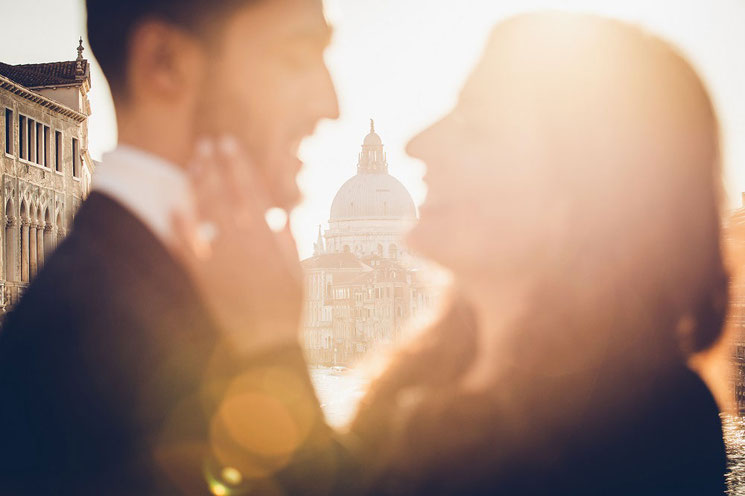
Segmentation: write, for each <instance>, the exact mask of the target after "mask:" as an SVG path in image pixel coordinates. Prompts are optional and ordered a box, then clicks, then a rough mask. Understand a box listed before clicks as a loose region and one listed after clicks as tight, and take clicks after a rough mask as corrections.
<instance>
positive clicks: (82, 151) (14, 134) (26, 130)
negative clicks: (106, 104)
mask: <svg viewBox="0 0 745 496" xmlns="http://www.w3.org/2000/svg"><path fill="white" fill-rule="evenodd" d="M77 52H78V53H77V58H76V59H75V60H72V61H67V62H49V63H41V64H20V65H10V64H5V63H0V118H2V120H3V123H2V126H1V127H0V133H2V134H1V135H0V146H2V149H3V151H2V153H0V157H1V158H0V170H1V172H2V188H0V195H2V198H1V201H0V209H2V210H0V212H2V215H1V217H0V219H2V221H3V228H2V229H0V313H4V312H6V311H7V309H8V308H9V307H10V305H12V304H13V303H14V302H15V301H16V300H17V299H18V297H19V296H20V294H21V292H22V291H23V289H24V288H25V287H26V286H27V285H28V283H29V281H30V280H31V278H33V277H34V275H35V274H36V273H37V272H38V271H39V269H40V268H41V266H42V265H43V264H44V259H45V257H47V256H48V255H49V254H50V253H51V252H52V250H54V248H55V246H56V245H57V244H58V243H59V241H60V240H61V239H62V238H63V237H64V236H65V234H66V233H67V229H68V228H69V226H70V222H71V220H72V216H73V214H74V212H75V211H76V210H77V208H78V207H79V205H80V204H81V203H82V201H83V199H84V198H85V197H86V195H87V194H88V191H89V188H90V181H91V175H92V173H93V168H94V163H93V160H92V159H91V157H90V155H89V154H88V116H89V115H90V113H91V109H90V103H89V101H88V91H89V90H90V86H91V79H90V64H89V63H88V61H87V60H86V59H85V58H83V41H82V39H81V40H80V42H79V46H78V48H77Z"/></svg>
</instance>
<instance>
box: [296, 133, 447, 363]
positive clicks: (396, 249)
mask: <svg viewBox="0 0 745 496" xmlns="http://www.w3.org/2000/svg"><path fill="white" fill-rule="evenodd" d="M416 221H417V214H416V207H415V206H414V201H413V200H412V199H411V195H410V194H409V192H408V191H407V190H406V187H404V185H403V184H401V182H400V181H398V179H396V178H395V177H393V176H392V175H390V174H389V173H388V162H387V158H386V155H385V153H384V151H383V142H382V140H381V138H380V136H378V134H377V133H376V132H375V125H374V123H373V122H372V121H371V122H370V132H369V134H368V135H367V136H366V137H365V139H364V141H363V144H362V151H361V152H360V154H359V157H358V162H357V173H356V174H355V175H354V176H353V177H352V178H350V179H349V180H348V181H346V182H345V183H344V184H343V185H342V186H341V188H340V189H339V191H338V192H337V193H336V196H335V197H334V200H333V202H332V204H331V212H330V217H329V228H328V229H327V230H326V231H325V232H322V230H321V228H320V226H319V230H318V239H317V241H316V242H315V245H314V254H313V256H312V257H310V258H308V259H306V260H303V262H302V265H303V270H304V273H305V283H306V300H305V324H304V328H303V331H304V332H303V334H304V341H305V347H306V351H307V354H308V359H309V361H310V362H311V363H315V364H327V365H329V364H332V365H338V364H350V363H352V362H354V361H355V360H356V359H358V358H360V357H362V356H363V355H364V354H366V353H367V352H368V351H370V350H371V349H373V348H375V347H377V346H380V345H386V344H390V343H392V342H394V341H395V340H396V339H397V338H398V337H399V336H400V335H401V333H402V331H403V329H404V327H405V326H406V323H407V322H409V321H410V320H411V319H412V318H414V317H416V316H417V315H418V314H419V313H421V312H423V311H425V310H429V309H430V308H431V305H432V299H433V297H432V294H431V290H430V288H429V286H428V285H427V284H426V283H425V282H424V281H423V280H422V278H421V277H420V271H421V264H420V263H419V262H418V261H417V259H416V258H415V257H413V256H411V255H410V253H409V251H408V250H407V249H406V246H405V244H404V242H403V237H404V235H405V234H406V232H407V231H408V230H409V229H411V228H412V227H413V226H414V224H415V223H416Z"/></svg>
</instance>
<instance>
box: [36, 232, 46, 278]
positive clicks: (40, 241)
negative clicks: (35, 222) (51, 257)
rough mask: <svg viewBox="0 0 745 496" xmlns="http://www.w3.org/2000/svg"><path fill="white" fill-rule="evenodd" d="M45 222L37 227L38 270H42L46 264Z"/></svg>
mask: <svg viewBox="0 0 745 496" xmlns="http://www.w3.org/2000/svg"><path fill="white" fill-rule="evenodd" d="M44 229H45V225H44V222H42V223H40V224H39V226H38V227H37V228H36V266H37V270H41V268H42V267H43V266H44Z"/></svg>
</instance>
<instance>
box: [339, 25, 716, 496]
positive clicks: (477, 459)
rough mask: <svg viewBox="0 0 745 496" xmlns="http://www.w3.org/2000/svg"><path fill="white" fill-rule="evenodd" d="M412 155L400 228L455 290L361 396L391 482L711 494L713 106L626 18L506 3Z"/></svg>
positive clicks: (364, 420) (691, 74)
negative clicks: (444, 271) (413, 223)
mask: <svg viewBox="0 0 745 496" xmlns="http://www.w3.org/2000/svg"><path fill="white" fill-rule="evenodd" d="M408 152H409V153H410V154H411V155H412V156H414V157H418V158H420V159H422V160H423V161H424V162H425V163H426V165H427V175H426V178H425V179H426V182H427V185H428V188H429V190H428V191H429V192H428V197H427V201H426V203H425V204H424V206H423V207H422V209H421V221H420V223H419V225H418V227H417V228H415V230H414V232H412V233H411V236H410V240H409V241H410V243H411V244H412V245H413V248H415V249H417V250H418V251H419V252H420V253H422V254H423V255H425V256H427V257H430V258H432V259H434V260H435V261H437V262H439V263H440V264H442V265H443V266H445V267H447V268H449V269H450V270H452V272H453V273H454V275H455V278H456V281H457V283H458V287H459V289H460V290H461V292H462V295H463V300H465V301H467V302H468V305H467V306H466V305H462V304H457V303H456V304H454V305H453V308H452V310H451V312H450V314H449V316H448V317H447V318H446V319H445V320H443V322H441V323H440V324H439V325H438V326H435V328H434V329H432V330H431V331H430V332H428V333H425V334H424V335H422V336H421V337H420V338H419V341H418V342H417V343H415V344H414V345H411V346H410V347H408V348H407V349H405V350H402V351H401V353H400V356H399V357H398V358H397V360H396V361H395V362H394V363H393V364H392V365H391V366H390V368H389V369H388V370H387V371H386V372H385V373H384V374H383V376H382V377H381V378H380V379H379V380H378V382H377V383H375V384H373V387H372V389H371V391H370V393H369V395H368V397H367V398H366V399H365V400H364V402H363V404H362V405H361V407H360V411H359V415H358V417H357V419H356V421H355V423H354V426H353V431H354V432H357V433H360V436H361V437H362V438H363V439H367V440H368V441H369V443H370V446H371V448H369V452H371V453H375V455H374V456H373V457H372V459H371V463H375V462H376V461H377V463H378V464H379V465H380V466H381V472H380V474H385V476H382V477H378V479H377V480H378V481H379V482H380V483H381V484H382V486H383V487H386V484H389V483H391V482H394V484H395V485H400V487H406V488H407V489H406V490H405V491H403V492H411V493H421V494H465V493H473V492H485V493H492V494H494V493H499V494H624V495H632V494H634V495H638V494H676V495H680V494H698V495H702V494H722V492H723V490H724V472H725V454H724V445H723V441H722V433H721V427H720V421H719V417H718V409H717V405H716V404H715V402H714V400H713V399H712V396H711V394H710V393H709V391H708V389H707V387H706V386H705V385H704V383H703V382H702V381H701V380H700V379H699V378H698V377H697V376H696V374H694V373H693V372H692V371H691V370H689V368H688V367H687V361H688V359H689V357H690V356H691V354H693V353H695V352H698V351H701V350H704V349H706V348H708V347H709V346H711V345H712V344H713V343H714V342H715V340H716V339H717V337H718V336H719V333H720V329H721V326H722V321H723V315H724V312H725V306H726V300H727V289H726V288H727V275H726V273H725V270H724V268H723V264H722V259H721V254H720V232H719V226H720V212H719V206H720V200H721V198H720V196H721V187H720V181H721V179H720V170H719V138H718V128H717V118H716V116H715V113H714V110H713V108H712V104H711V101H710V99H709V97H708V95H707V92H706V89H705V88H704V86H703V84H702V82H701V80H700V79H699V77H698V76H697V75H696V72H695V71H694V70H693V69H692V68H691V66H690V65H689V64H688V63H687V62H686V61H685V60H684V59H683V58H682V57H681V56H680V55H679V54H678V53H677V52H676V51H675V50H673V49H672V48H671V47H670V46H669V45H667V44H666V43H664V42H663V41H661V40H659V39H657V38H655V37H654V36H651V35H649V34H647V33H645V32H643V31H641V30H640V29H637V28H635V27H632V26H630V25H628V24H624V23H621V22H617V21H613V20H607V19H602V18H598V17H593V16H589V15H577V14H560V13H548V14H530V15H523V16H520V17H516V18H513V19H511V20H508V21H506V22H503V23H502V24H500V25H499V26H498V27H497V28H496V29H495V30H494V32H493V34H492V36H491V39H490V40H489V42H488V45H487V47H486V51H485V53H484V54H483V57H482V58H481V61H480V62H479V64H478V66H477V67H476V68H475V70H474V72H473V73H472V75H471V76H470V78H469V79H468V81H467V83H466V85H465V87H464V89H463V91H462V94H461V96H460V100H459V102H458V103H457V105H456V107H455V108H454V109H453V111H452V112H451V113H450V114H448V115H447V116H445V117H444V118H443V119H442V120H441V121H439V122H437V123H436V124H434V125H433V126H432V127H430V128H429V129H427V130H425V131H424V132H422V133H421V134H420V135H418V136H417V137H415V138H414V139H413V140H412V141H411V143H410V144H409V145H408ZM443 237H445V238H447V242H446V243H443V242H442V239H443ZM371 433H374V434H372V435H371ZM383 433H386V434H387V435H386V436H383V435H382V434H383ZM391 439H393V440H394V442H393V444H391V441H390V440H391ZM383 445H385V451H386V452H387V453H388V455H386V456H384V457H382V458H381V457H380V455H379V454H378V453H379V449H383ZM381 460H382V461H381Z"/></svg>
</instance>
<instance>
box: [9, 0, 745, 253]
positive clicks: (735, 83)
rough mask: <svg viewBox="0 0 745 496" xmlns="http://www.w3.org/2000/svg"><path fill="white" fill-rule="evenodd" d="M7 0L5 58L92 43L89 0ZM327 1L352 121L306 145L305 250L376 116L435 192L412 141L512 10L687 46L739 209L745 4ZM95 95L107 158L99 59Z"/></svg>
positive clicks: (96, 127)
mask: <svg viewBox="0 0 745 496" xmlns="http://www.w3.org/2000/svg"><path fill="white" fill-rule="evenodd" d="M4 3H5V4H6V5H3V7H2V11H3V12H2V17H3V21H4V22H3V30H2V32H1V33H2V34H0V42H1V43H0V46H2V47H3V49H2V51H0V61H3V62H6V63H25V62H45V61H55V60H73V59H74V58H75V56H76V52H75V48H76V46H77V39H78V36H80V35H82V36H83V38H84V39H85V29H84V12H83V2H82V0H25V1H23V2H9V1H6V2H4ZM326 6H327V12H328V16H329V19H330V20H331V22H332V23H333V24H334V26H335V35H334V40H333V43H332V45H331V47H330V49H329V51H328V54H327V60H328V64H329V67H330V70H331V74H332V76H333V78H334V82H335V84H336V87H337V91H338V94H339V101H340V107H341V118H340V119H339V120H338V121H336V122H324V123H322V124H321V125H320V126H319V128H318V132H317V134H316V135H315V136H314V137H313V138H311V139H308V140H307V141H306V142H305V143H304V144H303V146H302V148H301V158H302V159H303V160H304V161H305V164H306V165H305V168H304V170H303V172H302V173H301V175H300V177H299V183H300V186H301V187H302V189H303V191H304V194H305V200H304V202H303V203H302V204H301V205H300V206H299V208H298V209H297V210H296V211H295V212H294V214H293V217H292V227H293V231H294V232H295V235H296V237H297V239H298V248H299V250H300V253H301V255H302V256H308V255H309V254H310V253H311V252H312V243H313V240H314V239H315V236H316V232H317V226H318V224H319V223H325V222H326V221H327V220H328V214H329V208H330V206H331V201H332V200H333V197H334V194H335V193H336V191H337V189H338V188H339V186H340V185H341V184H342V183H343V182H344V181H345V180H346V179H347V178H349V177H350V176H351V175H353V174H354V173H355V165H356V158H357V153H358V152H359V147H360V144H361V142H362V138H363V137H364V135H365V134H366V133H367V130H368V126H369V124H368V119H369V118H370V117H373V118H374V119H375V122H376V126H375V127H376V130H377V131H378V134H380V136H381V137H382V138H383V142H384V144H385V146H386V151H387V153H388V162H389V170H390V172H391V174H393V175H394V176H396V177H398V178H399V179H400V180H401V181H402V182H403V183H404V184H405V185H406V187H407V188H408V189H409V191H410V192H411V194H412V196H413V198H414V201H415V202H416V203H417V204H419V203H421V201H422V200H423V199H424V197H425V196H426V187H425V186H424V184H423V183H422V181H421V176H422V174H423V172H424V166H423V164H421V163H419V162H417V161H415V160H412V159H410V158H408V157H406V155H405V154H404V153H403V147H404V145H405V144H406V142H407V140H408V139H409V138H410V137H411V136H413V135H414V134H415V133H416V132H417V131H418V130H420V129H422V128H423V127H425V126H426V125H427V124H428V123H429V122H432V121H433V120H434V119H436V118H438V117H439V116H441V115H442V114H444V113H445V112H446V111H447V110H448V109H449V108H450V107H451V106H452V104H453V103H454V101H455V98H456V97H457V92H458V90H459V88H460V86H461V84H462V82H463V80H464V78H465V77H466V75H467V73H468V71H469V70H470V68H471V67H472V65H473V63H474V62H475V60H476V59H477V58H478V56H479V54H480V50H481V48H482V45H483V43H484V42H485V40H486V36H487V35H488V32H489V29H490V28H491V26H492V25H493V24H494V23H495V22H497V21H498V20H499V19H501V18H504V17H505V16H507V15H510V14H513V13H517V12H521V11H525V10H528V9H535V8H540V7H549V8H566V9H573V10H576V9H582V10H589V11H594V12H601V13H605V14H608V15H613V16H617V17H620V18H623V19H630V20H634V21H638V22H639V23H641V24H642V25H644V26H645V27H647V28H648V29H649V30H651V31H653V32H655V33H658V34H660V35H662V36H663V37H664V38H666V39H668V40H670V41H672V42H673V43H675V44H676V45H677V46H678V47H679V48H681V49H682V50H683V52H684V53H685V54H687V55H688V56H689V58H690V59H691V60H692V62H693V63H694V65H696V66H697V68H698V69H699V71H700V72H701V74H702V76H703V77H704V79H705V80H706V82H707V84H708V85H709V89H710V91H711V93H712V95H713V98H714V100H715V103H716V105H717V108H718V112H719V116H720V120H721V123H722V128H723V136H724V156H725V170H726V185H727V189H728V192H729V195H730V204H731V205H733V206H735V205H737V206H739V202H740V191H745V96H743V93H745V50H743V47H745V29H743V26H745V1H742V0H709V1H705V2H704V1H701V0H678V1H675V2H672V1H669V0H622V1H621V0H619V1H605V2H603V1H600V0H563V1H562V0H542V1H541V0H509V1H502V2H500V1H499V0H468V1H463V0H327V1H326ZM86 46H87V44H86ZM85 55H86V56H90V51H86V52H85ZM90 99H91V107H92V110H93V115H92V116H91V118H90V125H89V136H90V149H91V150H90V151H91V155H92V156H93V157H94V158H100V156H101V154H102V153H103V152H105V151H106V150H108V149H110V148H112V147H113V146H114V144H115V140H116V126H115V123H114V116H113V109H112V106H111V102H110V97H109V94H108V90H107V88H106V83H105V81H104V79H103V77H102V76H101V73H100V71H99V69H98V67H97V66H94V71H93V88H92V90H91V94H90ZM464 221H466V222H467V219H464ZM443 235H444V236H447V233H443Z"/></svg>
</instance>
